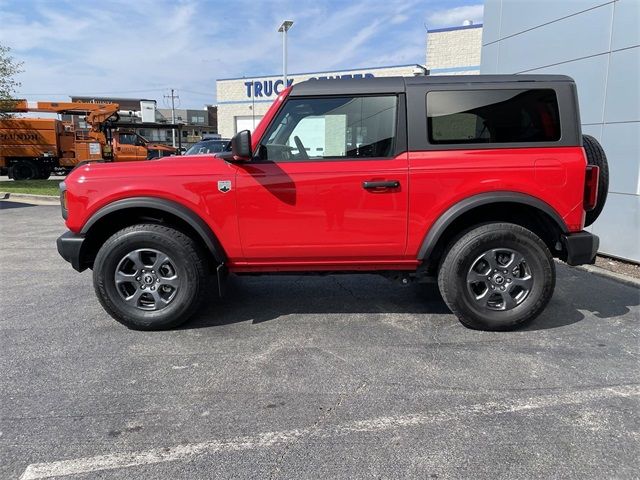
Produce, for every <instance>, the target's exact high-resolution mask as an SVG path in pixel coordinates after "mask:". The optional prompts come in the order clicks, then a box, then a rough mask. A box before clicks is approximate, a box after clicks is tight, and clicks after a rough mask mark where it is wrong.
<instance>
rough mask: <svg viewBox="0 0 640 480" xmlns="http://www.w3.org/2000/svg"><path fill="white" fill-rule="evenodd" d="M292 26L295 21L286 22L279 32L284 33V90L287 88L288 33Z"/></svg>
mask: <svg viewBox="0 0 640 480" xmlns="http://www.w3.org/2000/svg"><path fill="white" fill-rule="evenodd" d="M292 25H293V21H291V20H285V21H284V22H282V25H280V28H278V32H282V81H283V82H284V88H287V32H288V31H289V29H290V28H291V27H292Z"/></svg>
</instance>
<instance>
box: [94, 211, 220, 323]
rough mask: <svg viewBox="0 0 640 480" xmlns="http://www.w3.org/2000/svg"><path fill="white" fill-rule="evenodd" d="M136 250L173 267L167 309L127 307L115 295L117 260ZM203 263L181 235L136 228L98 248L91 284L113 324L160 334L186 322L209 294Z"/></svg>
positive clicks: (191, 243)
mask: <svg viewBox="0 0 640 480" xmlns="http://www.w3.org/2000/svg"><path fill="white" fill-rule="evenodd" d="M138 249H142V250H145V249H154V250H158V251H160V252H162V253H164V254H166V255H167V256H168V257H169V258H170V259H171V260H172V263H173V264H175V270H176V275H177V278H178V282H179V283H178V288H177V292H176V294H175V298H174V299H173V300H172V301H171V303H169V304H168V305H167V306H165V307H163V308H162V309H159V310H155V311H145V310H141V309H139V308H137V307H135V306H132V305H131V304H128V303H127V302H126V301H125V300H124V299H123V297H122V295H121V293H120V292H119V291H118V287H117V286H116V282H115V274H116V269H117V268H118V267H119V265H120V264H121V259H123V257H125V256H126V255H127V254H128V253H129V252H133V251H136V250H138ZM210 278H211V277H210V275H209V272H208V266H207V259H206V256H205V254H204V252H202V250H201V249H200V248H199V246H198V245H197V244H196V243H195V242H194V241H193V240H192V239H191V238H189V237H188V236H187V235H185V234H184V233H182V232H180V231H178V230H175V229H173V228H170V227H166V226H163V225H156V224H140V225H133V226H130V227H127V228H124V229H122V230H120V231H118V232H116V233H115V234H113V235H112V236H111V237H110V238H109V239H108V240H107V241H106V242H104V244H103V245H102V247H101V248H100V250H99V251H98V254H97V256H96V259H95V262H94V266H93V284H94V288H95V292H96V295H97V297H98V299H99V300H100V303H101V304H102V306H103V307H104V309H105V310H106V311H107V313H109V315H111V316H112V317H113V318H114V319H115V320H117V321H118V322H120V323H122V324H123V325H126V326H127V327H129V328H131V329H134V330H164V329H169V328H173V327H176V326H178V325H180V324H182V323H184V322H186V321H187V320H188V319H189V318H190V317H191V316H192V315H193V314H194V313H195V312H196V311H197V310H198V308H199V307H200V305H201V304H202V302H203V301H204V298H205V296H206V295H207V294H208V293H209V292H208V290H209V286H210Z"/></svg>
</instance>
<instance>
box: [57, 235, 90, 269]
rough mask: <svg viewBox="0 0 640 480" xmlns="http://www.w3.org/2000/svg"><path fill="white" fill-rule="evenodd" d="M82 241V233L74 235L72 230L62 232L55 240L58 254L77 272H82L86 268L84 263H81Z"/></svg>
mask: <svg viewBox="0 0 640 480" xmlns="http://www.w3.org/2000/svg"><path fill="white" fill-rule="evenodd" d="M83 243H84V237H83V236H82V235H76V234H75V233H73V232H65V233H63V234H62V235H60V236H59V237H58V240H57V241H56V245H57V246H58V253H59V254H60V256H61V257H62V258H64V259H65V260H66V261H67V262H69V263H70V264H71V266H72V267H73V268H74V270H77V271H78V272H82V271H83V270H85V269H86V268H87V267H86V265H83V264H82V263H81V259H82V244H83Z"/></svg>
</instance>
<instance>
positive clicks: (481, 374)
mask: <svg viewBox="0 0 640 480" xmlns="http://www.w3.org/2000/svg"><path fill="white" fill-rule="evenodd" d="M0 203H1V206H2V209H0V241H1V243H0V245H2V248H1V249H0V275H1V277H0V278H2V288H1V290H0V292H1V293H0V329H1V333H0V339H1V340H0V341H1V345H0V386H1V388H0V478H20V477H22V478H23V479H25V480H26V479H35V478H49V477H68V478H74V479H76V478H77V479H85V478H86V479H89V478H91V479H94V478H110V479H111V478H122V479H125V478H138V479H141V478H189V479H192V478H230V477H236V478H247V477H251V478H372V477H375V478H399V477H404V478H408V477H417V478H434V479H435V478H439V479H442V478H463V477H466V478H487V479H488V478H492V479H493V478H536V477H537V478H542V477H544V478H549V477H554V478H576V479H577V478H637V477H638V472H639V471H640V462H639V460H638V458H640V457H638V454H639V453H640V415H639V412H640V408H639V407H640V368H639V367H640V348H639V346H640V342H639V339H640V337H639V335H640V292H639V291H638V289H636V288H633V287H631V286H627V285H624V284H621V283H617V282H615V281H613V280H609V279H605V278H602V277H598V276H595V275H592V274H590V273H587V272H584V271H580V270H576V269H570V268H567V267H565V266H559V267H558V285H557V288H556V293H555V296H554V298H553V300H552V302H551V304H550V306H549V307H548V308H547V310H546V311H545V312H544V314H543V315H542V317H540V318H539V319H538V320H537V322H535V323H534V324H533V325H532V326H531V327H529V328H528V329H526V330H522V331H518V332H509V333H487V332H477V331H471V330H467V329H465V328H464V327H462V326H461V325H460V324H459V323H458V321H457V320H456V319H455V317H454V316H453V315H451V314H450V313H449V312H448V311H447V309H446V307H445V306H444V304H443V302H442V300H441V299H440V297H439V295H438V293H437V291H436V289H435V287H433V286H430V285H410V286H406V287H403V286H401V285H399V284H396V283H391V282H390V281H388V280H385V279H384V278H382V277H377V276H374V275H362V276H325V277H303V276H284V277H242V278H233V279H232V280H231V283H230V285H229V295H228V297H227V298H226V299H224V300H222V301H212V302H211V303H210V304H209V305H208V306H207V307H206V308H205V309H204V310H203V311H202V312H201V313H200V314H199V315H198V316H197V317H196V318H195V319H194V320H193V321H191V322H190V323H189V324H187V325H186V326H185V327H183V328H181V329H179V330H175V331H169V332H135V331H131V330H127V329H126V328H125V327H123V326H122V325H120V324H118V323H116V322H115V321H114V320H112V319H111V318H110V317H109V316H108V315H107V314H105V313H104V312H103V310H102V309H101V308H100V307H99V305H98V302H97V300H96V298H95V296H94V294H93V287H92V284H91V272H90V271H86V272H83V273H82V274H78V273H76V272H74V271H73V270H72V269H71V267H70V266H68V265H67V264H66V263H65V262H64V261H63V260H62V259H61V258H60V257H59V256H58V254H57V252H56V249H55V239H56V237H57V236H58V235H59V234H61V233H62V232H63V230H64V225H63V223H62V220H61V218H60V215H59V208H58V207H55V206H25V205H23V204H14V203H11V202H0Z"/></svg>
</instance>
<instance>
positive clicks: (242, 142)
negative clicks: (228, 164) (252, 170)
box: [231, 130, 252, 162]
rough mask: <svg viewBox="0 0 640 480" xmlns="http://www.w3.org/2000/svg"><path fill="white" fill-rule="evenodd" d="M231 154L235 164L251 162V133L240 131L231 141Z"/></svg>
mask: <svg viewBox="0 0 640 480" xmlns="http://www.w3.org/2000/svg"><path fill="white" fill-rule="evenodd" d="M231 152H232V153H233V160H235V161H236V162H248V161H249V160H251V153H252V152H251V132H250V131H249V130H242V131H240V132H238V133H236V134H235V135H234V137H233V138H232V139H231Z"/></svg>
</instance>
